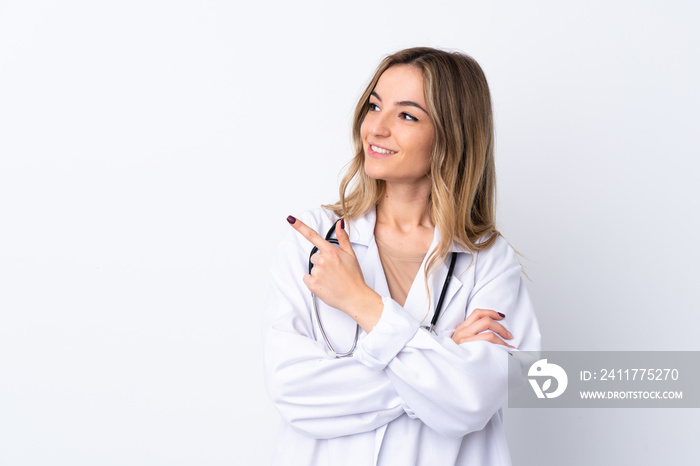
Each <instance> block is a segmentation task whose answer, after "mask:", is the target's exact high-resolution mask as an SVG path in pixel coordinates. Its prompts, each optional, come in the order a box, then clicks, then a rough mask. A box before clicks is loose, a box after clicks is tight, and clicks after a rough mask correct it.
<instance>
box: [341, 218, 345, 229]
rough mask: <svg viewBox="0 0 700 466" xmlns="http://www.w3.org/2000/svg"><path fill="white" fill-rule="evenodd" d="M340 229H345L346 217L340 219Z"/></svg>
mask: <svg viewBox="0 0 700 466" xmlns="http://www.w3.org/2000/svg"><path fill="white" fill-rule="evenodd" d="M340 229H341V230H345V219H344V218H341V219H340Z"/></svg>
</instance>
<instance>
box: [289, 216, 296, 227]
mask: <svg viewBox="0 0 700 466" xmlns="http://www.w3.org/2000/svg"><path fill="white" fill-rule="evenodd" d="M287 221H288V222H289V224H290V225H294V222H296V221H297V219H295V218H294V217H292V216H291V215H290V216H289V217H287Z"/></svg>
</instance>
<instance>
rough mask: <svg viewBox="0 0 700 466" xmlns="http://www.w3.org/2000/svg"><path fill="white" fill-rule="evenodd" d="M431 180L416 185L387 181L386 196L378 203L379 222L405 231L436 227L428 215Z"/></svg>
mask: <svg viewBox="0 0 700 466" xmlns="http://www.w3.org/2000/svg"><path fill="white" fill-rule="evenodd" d="M429 199H430V182H429V181H428V182H427V183H425V184H422V185H419V186H416V185H400V184H395V183H388V182H387V183H386V190H385V192H384V197H383V198H382V199H381V200H380V201H379V204H378V205H377V222H378V223H383V224H387V225H390V226H392V227H395V228H398V229H399V230H402V231H404V232H409V231H411V230H414V229H416V228H419V227H425V228H430V229H432V228H434V226H435V225H434V224H433V221H432V220H431V219H430V215H428V202H429Z"/></svg>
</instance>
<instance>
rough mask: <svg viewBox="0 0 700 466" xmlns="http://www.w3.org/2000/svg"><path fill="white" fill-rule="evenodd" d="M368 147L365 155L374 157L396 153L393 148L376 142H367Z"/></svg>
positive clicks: (383, 156)
mask: <svg viewBox="0 0 700 466" xmlns="http://www.w3.org/2000/svg"><path fill="white" fill-rule="evenodd" d="M367 146H368V147H369V149H368V150H367V155H369V156H370V157H374V158H378V159H381V158H386V157H389V156H391V155H394V154H395V153H396V151H395V150H389V149H386V148H384V147H381V146H377V145H376V144H367Z"/></svg>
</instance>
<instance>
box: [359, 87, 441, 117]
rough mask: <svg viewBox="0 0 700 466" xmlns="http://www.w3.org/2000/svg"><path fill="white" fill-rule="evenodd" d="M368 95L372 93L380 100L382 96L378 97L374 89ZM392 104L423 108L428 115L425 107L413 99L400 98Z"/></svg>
mask: <svg viewBox="0 0 700 466" xmlns="http://www.w3.org/2000/svg"><path fill="white" fill-rule="evenodd" d="M369 95H373V96H374V97H376V98H377V99H378V100H379V101H380V102H381V101H382V98H381V97H379V94H377V93H376V92H375V91H372V92H370V94H369ZM394 105H398V106H400V107H416V108H419V109H421V110H423V111H424V112H425V114H426V115H430V114H429V113H428V111H427V110H426V109H424V108H423V107H421V106H420V105H418V104H417V103H416V102H414V101H412V100H402V101H400V102H394Z"/></svg>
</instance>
